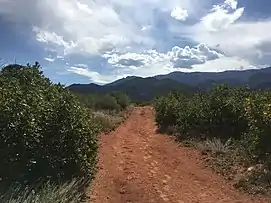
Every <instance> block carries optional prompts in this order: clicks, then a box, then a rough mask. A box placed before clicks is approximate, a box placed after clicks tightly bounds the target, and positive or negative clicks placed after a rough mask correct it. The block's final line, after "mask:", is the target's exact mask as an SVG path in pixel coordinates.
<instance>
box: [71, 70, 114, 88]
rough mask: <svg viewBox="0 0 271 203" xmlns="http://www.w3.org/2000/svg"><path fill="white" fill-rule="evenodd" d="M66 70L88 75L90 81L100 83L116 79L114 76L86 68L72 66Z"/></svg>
mask: <svg viewBox="0 0 271 203" xmlns="http://www.w3.org/2000/svg"><path fill="white" fill-rule="evenodd" d="M68 72H72V73H75V74H78V75H82V76H85V77H88V78H89V79H90V81H93V82H96V83H100V84H105V83H108V82H112V81H114V80H116V78H115V77H114V76H110V75H109V76H108V75H101V74H100V73H98V72H96V71H92V70H90V69H88V68H82V67H75V66H72V67H70V68H69V69H68Z"/></svg>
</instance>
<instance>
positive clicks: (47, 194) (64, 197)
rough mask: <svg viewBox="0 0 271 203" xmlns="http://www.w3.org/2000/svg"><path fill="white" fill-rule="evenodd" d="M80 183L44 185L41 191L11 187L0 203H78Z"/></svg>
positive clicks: (80, 193) (80, 196)
mask: <svg viewBox="0 0 271 203" xmlns="http://www.w3.org/2000/svg"><path fill="white" fill-rule="evenodd" d="M81 183H82V182H81V181H77V180H73V181H71V182H69V183H65V184H62V185H54V184H50V183H49V182H48V183H46V184H45V185H44V186H43V187H42V189H41V190H39V191H38V192H34V190H33V189H29V188H23V187H21V186H14V187H11V188H10V189H9V190H8V191H7V192H6V193H5V194H4V195H2V196H1V197H0V202H5V203H79V202H81V200H82V195H83V193H82V192H79V188H80V186H81Z"/></svg>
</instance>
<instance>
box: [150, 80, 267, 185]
mask: <svg viewBox="0 0 271 203" xmlns="http://www.w3.org/2000/svg"><path fill="white" fill-rule="evenodd" d="M154 106H155V109H156V122H157V125H158V126H159V128H161V129H167V128H172V126H174V128H175V129H174V132H177V133H176V136H178V138H182V139H187V138H188V139H190V138H193V139H194V140H195V139H196V140H198V141H200V142H201V143H203V145H202V147H203V148H205V149H206V148H208V149H210V150H211V151H221V152H226V151H228V148H229V145H228V144H226V145H225V142H226V141H227V140H228V139H231V140H232V143H234V147H236V148H237V149H239V155H242V156H244V158H242V159H241V160H243V161H249V164H250V165H251V164H254V165H255V164H259V163H261V164H264V165H265V167H266V168H268V170H269V171H271V136H270V135H271V92H263V91H250V90H249V89H248V88H229V87H227V86H226V85H220V86H217V87H215V88H213V89H211V90H209V91H207V92H198V93H195V94H192V95H183V94H181V93H179V94H176V93H175V94H169V95H167V96H162V97H159V98H158V99H157V100H156V102H155V105H154ZM206 140H207V141H206ZM226 143H227V142H226ZM270 184H271V183H270Z"/></svg>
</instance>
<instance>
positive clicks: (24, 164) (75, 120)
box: [0, 63, 130, 203]
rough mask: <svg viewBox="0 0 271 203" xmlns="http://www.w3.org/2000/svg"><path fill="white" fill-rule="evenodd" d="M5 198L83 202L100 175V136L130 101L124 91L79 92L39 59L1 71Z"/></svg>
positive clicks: (0, 180)
mask: <svg viewBox="0 0 271 203" xmlns="http://www.w3.org/2000/svg"><path fill="white" fill-rule="evenodd" d="M0 95H1V97H0V145H1V147H0V165H1V168H0V202H12V203H13V202H14V203H17V202H23V203H28V202H29V203H30V202H31V203H45V202H46V203H50V202H52V203H62V202H63V203H64V202H80V201H81V200H82V199H84V197H85V195H84V194H85V189H86V188H87V187H88V186H89V184H90V183H91V180H92V179H93V178H94V176H95V172H96V163H97V149H98V144H97V140H98V136H99V134H100V133H102V132H106V131H110V130H112V129H114V128H115V127H116V126H117V125H118V124H119V123H120V122H121V121H122V120H123V118H124V115H125V114H124V113H123V112H124V111H125V110H126V109H127V108H128V106H129V104H130V100H129V98H128V97H127V96H126V95H124V94H120V93H112V94H107V95H74V94H73V93H71V92H70V91H68V90H67V89H66V88H65V87H64V86H63V85H61V84H53V83H52V82H51V81H50V80H49V79H48V78H46V77H45V76H44V75H43V73H42V71H41V67H40V65H39V64H38V63H35V64H34V65H30V64H28V65H26V66H22V65H17V64H13V65H7V66H5V67H3V68H2V69H1V72H0Z"/></svg>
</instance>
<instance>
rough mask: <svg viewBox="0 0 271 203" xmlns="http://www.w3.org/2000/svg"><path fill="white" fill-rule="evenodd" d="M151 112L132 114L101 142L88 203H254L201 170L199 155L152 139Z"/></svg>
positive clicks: (169, 141)
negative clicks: (97, 165)
mask: <svg viewBox="0 0 271 203" xmlns="http://www.w3.org/2000/svg"><path fill="white" fill-rule="evenodd" d="M156 129H157V128H156V126H155V122H154V111H153V110H152V108H151V107H138V108H135V109H134V110H133V112H132V114H131V116H130V117H129V118H128V119H127V120H126V121H125V122H124V123H123V124H122V125H121V126H119V127H118V128H117V129H116V130H115V131H114V132H112V133H110V134H108V135H102V136H101V139H100V145H101V146H100V152H99V159H100V160H99V171H98V174H97V176H96V178H95V180H94V183H93V186H92V188H91V191H92V194H91V195H90V196H91V197H90V202H92V203H135V202H137V203H149V202H150V203H151V202H153V203H162V202H169V203H170V202H174V203H190V202H193V203H196V202H198V203H201V202H202V203H222V202H223V203H226V202H228V203H237V202H238V203H243V202H244V203H246V202H248V203H256V202H267V200H263V199H262V200H260V199H252V198H251V197H249V196H247V195H244V194H241V193H239V192H238V191H236V190H235V189H234V188H233V187H232V186H231V184H230V183H229V182H227V181H226V180H224V179H223V178H222V177H220V176H218V175H217V174H215V173H214V172H213V171H211V169H208V168H206V167H204V165H203V163H202V161H201V159H200V158H201V157H200V154H199V152H197V151H195V150H192V149H188V148H184V147H180V146H178V144H177V143H176V142H175V141H174V140H173V139H172V138H171V137H170V136H167V135H161V134H157V133H156Z"/></svg>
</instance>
